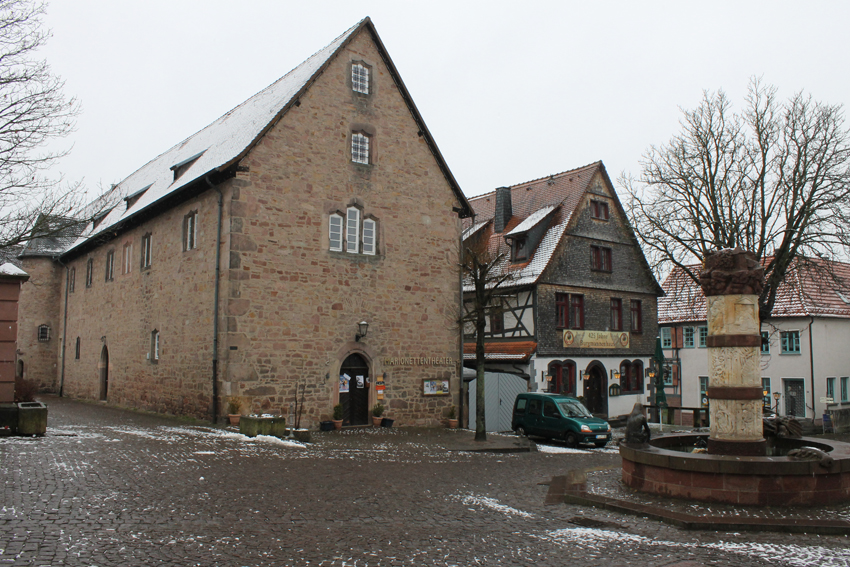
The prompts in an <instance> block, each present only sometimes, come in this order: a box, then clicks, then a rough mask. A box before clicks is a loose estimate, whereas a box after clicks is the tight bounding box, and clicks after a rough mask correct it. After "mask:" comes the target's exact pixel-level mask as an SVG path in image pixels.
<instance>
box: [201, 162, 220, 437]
mask: <svg viewBox="0 0 850 567" xmlns="http://www.w3.org/2000/svg"><path fill="white" fill-rule="evenodd" d="M204 181H206V182H207V185H209V186H210V188H211V189H215V190H216V191H217V192H218V228H217V234H216V240H215V285H214V290H215V291H214V292H213V298H214V299H213V358H212V422H213V425H215V424H216V423H217V422H218V296H219V281H220V280H221V217H222V210H223V209H224V194H223V193H222V192H221V189H220V188H219V187H218V185H213V184H212V182H211V181H210V178H209V175H208V176H206V177H204Z"/></svg>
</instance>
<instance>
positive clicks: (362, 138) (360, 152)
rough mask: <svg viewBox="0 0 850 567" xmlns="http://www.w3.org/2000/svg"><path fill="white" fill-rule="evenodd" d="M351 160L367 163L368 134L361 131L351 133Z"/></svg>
mask: <svg viewBox="0 0 850 567" xmlns="http://www.w3.org/2000/svg"><path fill="white" fill-rule="evenodd" d="M351 161H353V162H354V163H362V164H365V165H369V136H367V135H366V134H363V133H362V132H355V133H353V134H352V135H351Z"/></svg>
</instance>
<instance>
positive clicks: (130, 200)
mask: <svg viewBox="0 0 850 567" xmlns="http://www.w3.org/2000/svg"><path fill="white" fill-rule="evenodd" d="M151 185H153V183H151V184H150V185H148V186H146V187H143V188H142V189H139V190H138V191H136V192H135V193H133V194H132V195H128V196H126V197H124V202H125V203H126V204H127V207H126V209H125V210H127V209H129V208H130V207H132V206H133V205H135V204H136V201H138V200H139V198H140V197H141V196H142V195H144V194H145V192H146V191H147V190H148V189H150V188H151Z"/></svg>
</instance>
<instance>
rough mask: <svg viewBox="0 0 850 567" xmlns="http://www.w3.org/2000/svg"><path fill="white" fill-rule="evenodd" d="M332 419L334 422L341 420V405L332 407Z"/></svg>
mask: <svg viewBox="0 0 850 567" xmlns="http://www.w3.org/2000/svg"><path fill="white" fill-rule="evenodd" d="M334 419H335V420H336V421H339V420H340V419H342V404H337V405H335V406H334Z"/></svg>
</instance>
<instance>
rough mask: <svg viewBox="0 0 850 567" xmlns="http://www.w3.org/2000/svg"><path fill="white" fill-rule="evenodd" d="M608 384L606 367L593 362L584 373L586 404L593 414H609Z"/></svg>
mask: <svg viewBox="0 0 850 567" xmlns="http://www.w3.org/2000/svg"><path fill="white" fill-rule="evenodd" d="M607 386H608V380H606V373H605V367H603V366H602V364H600V363H599V362H591V363H590V366H588V367H587V370H586V371H585V373H584V405H585V406H587V409H588V410H589V411H590V413H592V414H593V415H604V416H607V415H608V388H607Z"/></svg>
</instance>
